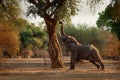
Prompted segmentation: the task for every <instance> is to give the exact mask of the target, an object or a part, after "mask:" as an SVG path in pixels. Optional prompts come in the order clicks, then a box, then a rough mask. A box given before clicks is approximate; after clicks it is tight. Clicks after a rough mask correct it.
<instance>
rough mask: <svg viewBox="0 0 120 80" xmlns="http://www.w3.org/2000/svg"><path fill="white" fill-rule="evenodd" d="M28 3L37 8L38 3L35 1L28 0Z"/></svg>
mask: <svg viewBox="0 0 120 80" xmlns="http://www.w3.org/2000/svg"><path fill="white" fill-rule="evenodd" d="M28 2H30V3H32V4H34V5H35V6H36V7H39V5H38V3H37V2H36V1H35V0H28Z"/></svg>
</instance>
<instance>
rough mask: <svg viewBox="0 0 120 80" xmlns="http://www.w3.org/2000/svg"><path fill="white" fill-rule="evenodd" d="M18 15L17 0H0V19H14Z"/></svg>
mask: <svg viewBox="0 0 120 80" xmlns="http://www.w3.org/2000/svg"><path fill="white" fill-rule="evenodd" d="M19 15H20V6H19V2H18V0H0V20H9V21H11V22H12V21H15V19H16V18H17V17H19Z"/></svg>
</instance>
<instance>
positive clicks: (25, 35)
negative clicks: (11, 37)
mask: <svg viewBox="0 0 120 80" xmlns="http://www.w3.org/2000/svg"><path fill="white" fill-rule="evenodd" d="M44 40H46V36H45V32H44V31H42V30H41V29H40V28H39V27H36V26H34V25H28V26H26V29H24V30H22V31H21V32H20V41H21V44H22V47H27V46H30V45H35V46H37V47H41V45H42V43H43V41H44Z"/></svg>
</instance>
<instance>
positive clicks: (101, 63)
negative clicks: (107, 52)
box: [96, 61, 105, 70]
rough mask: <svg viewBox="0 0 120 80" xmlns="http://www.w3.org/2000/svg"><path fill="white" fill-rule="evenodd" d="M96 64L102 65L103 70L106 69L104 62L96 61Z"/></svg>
mask: <svg viewBox="0 0 120 80" xmlns="http://www.w3.org/2000/svg"><path fill="white" fill-rule="evenodd" d="M96 62H98V63H99V64H100V66H101V68H100V69H101V70H104V69H105V67H104V64H103V62H102V61H96Z"/></svg>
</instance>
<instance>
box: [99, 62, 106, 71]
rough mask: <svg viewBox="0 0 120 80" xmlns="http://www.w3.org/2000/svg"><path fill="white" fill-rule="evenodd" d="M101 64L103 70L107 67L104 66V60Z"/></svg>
mask: <svg viewBox="0 0 120 80" xmlns="http://www.w3.org/2000/svg"><path fill="white" fill-rule="evenodd" d="M100 65H101V69H102V70H104V69H105V67H104V64H103V62H100Z"/></svg>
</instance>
